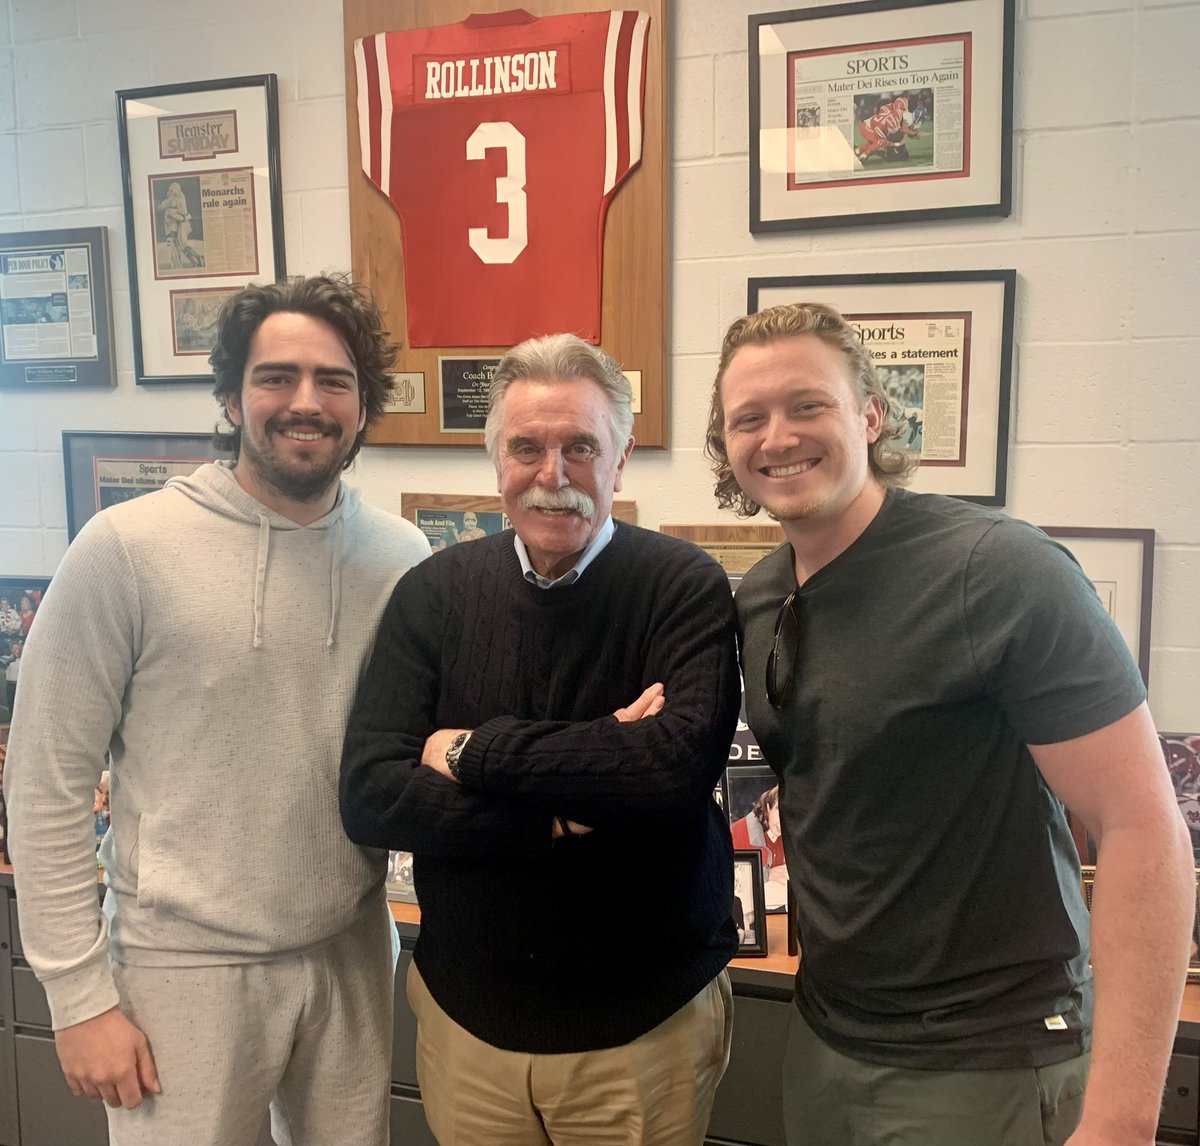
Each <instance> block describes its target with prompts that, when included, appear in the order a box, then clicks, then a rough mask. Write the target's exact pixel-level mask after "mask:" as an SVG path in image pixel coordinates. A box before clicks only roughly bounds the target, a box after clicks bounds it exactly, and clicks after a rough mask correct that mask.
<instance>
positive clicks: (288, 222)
mask: <svg viewBox="0 0 1200 1146" xmlns="http://www.w3.org/2000/svg"><path fill="white" fill-rule="evenodd" d="M303 198H304V196H303V194H299V193H293V192H291V191H284V193H283V251H284V256H285V258H286V259H287V273H288V274H289V275H298V274H300V273H301V271H300V268H301V267H302V266H303V265H304V221H303V218H302V217H301V213H300V203H301V200H302V199H303Z"/></svg>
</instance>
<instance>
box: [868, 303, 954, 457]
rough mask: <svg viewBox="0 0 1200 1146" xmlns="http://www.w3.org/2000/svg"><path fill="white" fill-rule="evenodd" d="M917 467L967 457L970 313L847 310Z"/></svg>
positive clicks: (901, 443)
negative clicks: (915, 454)
mask: <svg viewBox="0 0 1200 1146" xmlns="http://www.w3.org/2000/svg"><path fill="white" fill-rule="evenodd" d="M846 319H847V321H848V322H849V323H850V326H851V327H852V328H853V330H854V332H855V333H856V334H857V335H858V337H859V340H860V341H861V342H862V344H863V346H864V347H865V348H866V349H867V350H868V351H869V352H870V354H871V357H872V358H873V359H874V361H875V370H876V372H877V373H878V375H879V380H880V381H881V382H882V383H883V388H884V391H885V392H886V393H887V396H888V399H889V400H890V401H891V402H892V404H893V405H894V406H895V407H896V410H897V411H898V414H899V417H900V418H901V420H902V421H903V422H904V423H905V425H906V427H907V432H906V433H905V435H904V436H902V437H901V439H900V442H899V444H900V445H901V446H903V447H904V448H906V449H910V450H914V451H917V452H918V453H919V454H920V455H921V465H923V466H928V465H935V466H936V465H943V466H962V465H965V464H966V460H967V458H966V455H967V393H968V375H969V372H970V361H971V314H970V312H969V311H968V312H965V313H961V314H959V313H921V314H899V313H896V314H848V315H846Z"/></svg>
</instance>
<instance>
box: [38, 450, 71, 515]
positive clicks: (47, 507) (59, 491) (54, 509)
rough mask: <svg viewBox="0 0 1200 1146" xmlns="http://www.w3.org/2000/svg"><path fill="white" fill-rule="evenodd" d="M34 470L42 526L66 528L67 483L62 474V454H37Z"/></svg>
mask: <svg viewBox="0 0 1200 1146" xmlns="http://www.w3.org/2000/svg"><path fill="white" fill-rule="evenodd" d="M35 472H36V477H37V482H38V496H39V506H38V511H39V514H40V516H41V524H42V526H43V527H44V528H47V529H66V527H67V484H66V478H65V477H64V475H63V459H62V454H61V453H53V454H38V455H37V467H36V471H35Z"/></svg>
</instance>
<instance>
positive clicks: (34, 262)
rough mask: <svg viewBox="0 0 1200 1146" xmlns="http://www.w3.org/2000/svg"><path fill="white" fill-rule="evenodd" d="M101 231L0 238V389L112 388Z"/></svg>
mask: <svg viewBox="0 0 1200 1146" xmlns="http://www.w3.org/2000/svg"><path fill="white" fill-rule="evenodd" d="M113 355H114V352H113V315H112V282H111V275H110V272H109V265H108V228H107V227H71V228H67V229H64V230H57V231H17V232H10V233H7V234H3V235H0V386H5V387H8V386H12V387H18V386H19V387H22V388H25V387H28V388H31V389H39V388H44V387H51V386H115V385H116V384H117V373H116V363H115V360H114V356H113Z"/></svg>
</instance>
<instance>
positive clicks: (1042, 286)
mask: <svg viewBox="0 0 1200 1146" xmlns="http://www.w3.org/2000/svg"><path fill="white" fill-rule="evenodd" d="M1131 243H1132V240H1130V239H1125V238H1114V239H1078V240H1064V241H1061V242H1060V241H1045V242H1043V241H1031V242H1028V243H1022V244H1021V246H1020V248H1019V249H1018V250H1017V251H1015V252H1013V254H1014V255H1015V256H1016V257H1015V258H1014V260H1013V261H1014V262H1016V263H1017V265H1018V266H1019V268H1020V274H1019V276H1018V279H1017V323H1018V325H1017V329H1018V330H1019V331H1020V337H1021V338H1022V339H1023V340H1024V341H1026V342H1065V341H1076V340H1078V341H1081V342H1103V341H1107V340H1109V339H1115V338H1122V337H1124V336H1125V335H1126V334H1127V333H1128V330H1129V324H1130V308H1131V305H1132V304H1131V301H1130V288H1129V277H1128V270H1127V268H1128V265H1129V259H1130V251H1131ZM952 265H954V264H952Z"/></svg>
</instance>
